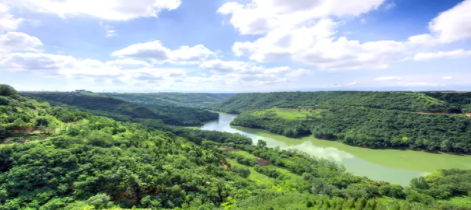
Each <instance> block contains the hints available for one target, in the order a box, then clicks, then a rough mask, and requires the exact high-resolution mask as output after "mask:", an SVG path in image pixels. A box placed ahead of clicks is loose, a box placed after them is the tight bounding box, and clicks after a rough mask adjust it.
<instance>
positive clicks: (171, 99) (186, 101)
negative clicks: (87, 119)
mask: <svg viewBox="0 0 471 210" xmlns="http://www.w3.org/2000/svg"><path fill="white" fill-rule="evenodd" d="M97 95H101V96H107V97H113V98H119V99H122V100H125V101H128V102H132V103H135V104H139V105H142V106H145V107H152V106H183V107H197V108H205V107H208V106H210V105H213V104H216V103H219V102H221V101H223V100H225V99H228V98H230V97H233V96H235V95H236V94H229V93H224V94H217V93H147V94H146V93H97Z"/></svg>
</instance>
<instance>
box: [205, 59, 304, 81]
mask: <svg viewBox="0 0 471 210" xmlns="http://www.w3.org/2000/svg"><path fill="white" fill-rule="evenodd" d="M200 68H203V69H208V70H210V71H211V72H212V73H214V74H238V75H246V76H244V78H247V77H250V75H255V76H257V75H265V76H266V77H273V78H275V77H276V78H286V77H291V78H295V77H300V76H304V75H309V74H312V71H310V70H306V69H292V68H290V67H288V66H282V67H274V68H266V67H263V66H260V65H256V64H254V63H250V62H243V61H222V60H210V61H206V62H204V63H202V64H201V65H200ZM260 79H261V78H259V80H260Z"/></svg>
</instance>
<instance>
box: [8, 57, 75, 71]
mask: <svg viewBox="0 0 471 210" xmlns="http://www.w3.org/2000/svg"><path fill="white" fill-rule="evenodd" d="M75 62H76V60H75V59H74V58H73V57H70V56H63V55H53V54H44V53H11V54H10V55H8V57H6V58H5V59H3V60H2V61H0V66H2V67H4V68H6V69H10V70H16V71H28V70H30V71H40V70H60V69H64V68H70V67H72V66H74V64H75Z"/></svg>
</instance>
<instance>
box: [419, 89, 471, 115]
mask: <svg viewBox="0 0 471 210" xmlns="http://www.w3.org/2000/svg"><path fill="white" fill-rule="evenodd" d="M425 94H427V95H428V96H430V97H433V98H437V99H439V100H442V101H445V102H447V103H448V104H450V106H451V107H453V108H455V109H460V110H463V112H466V113H471V92H464V93H460V92H426V93H425Z"/></svg>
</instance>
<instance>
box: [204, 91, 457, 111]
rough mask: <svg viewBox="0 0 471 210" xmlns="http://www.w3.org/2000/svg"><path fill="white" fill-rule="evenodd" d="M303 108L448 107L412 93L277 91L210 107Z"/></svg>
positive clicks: (225, 108) (433, 99)
mask: <svg viewBox="0 0 471 210" xmlns="http://www.w3.org/2000/svg"><path fill="white" fill-rule="evenodd" d="M303 106H308V107H312V106H318V107H326V108H328V107H331V106H362V107H369V108H376V109H390V110H406V111H416V112H421V111H422V112H432V111H447V110H448V109H450V107H449V104H447V103H446V102H444V101H441V100H439V99H436V98H433V97H430V96H427V95H426V94H424V93H414V92H354V91H350V92H342V91H338V92H334V91H330V92H278V93H248V94H239V95H236V96H234V97H232V98H229V99H227V100H225V101H223V102H221V103H219V104H216V105H214V106H213V107H212V108H213V109H215V110H218V111H222V112H228V113H240V112H242V111H247V110H256V109H269V108H273V107H280V108H298V107H303Z"/></svg>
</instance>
